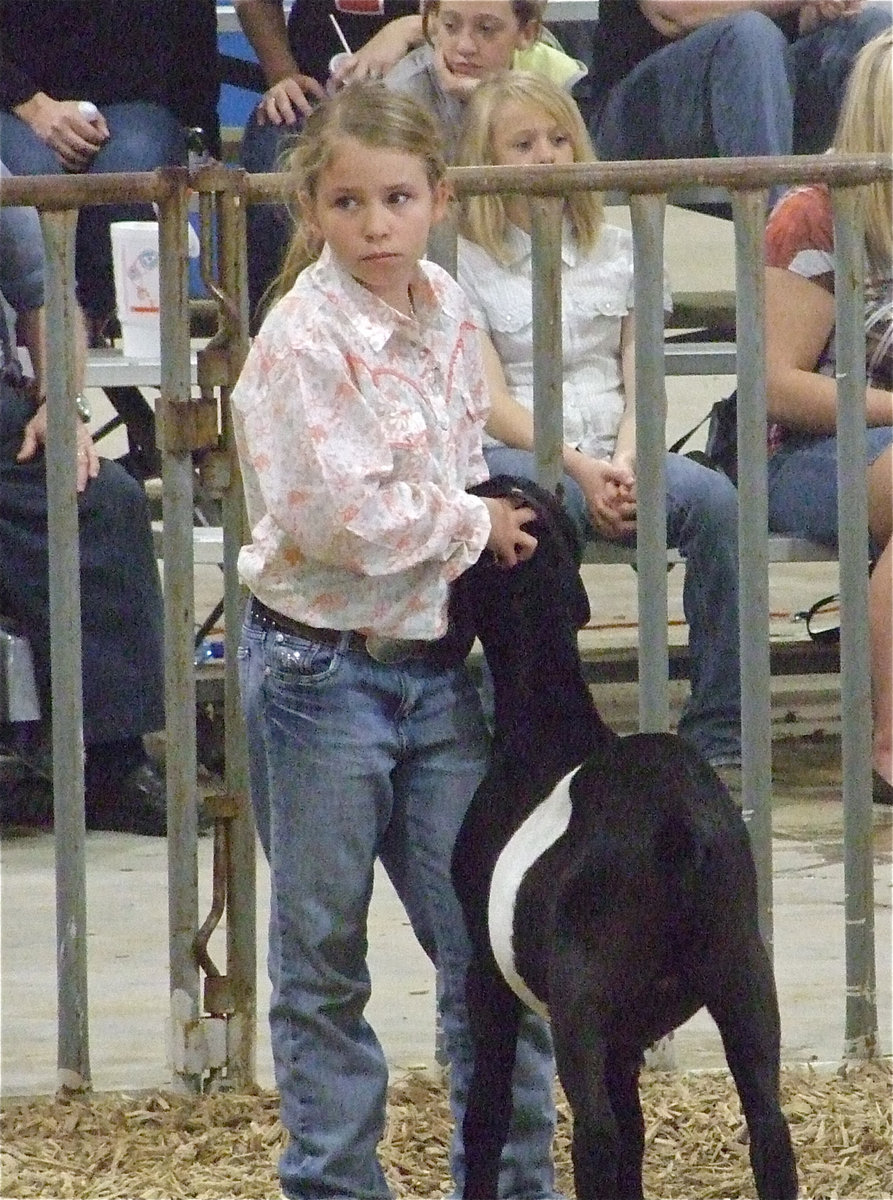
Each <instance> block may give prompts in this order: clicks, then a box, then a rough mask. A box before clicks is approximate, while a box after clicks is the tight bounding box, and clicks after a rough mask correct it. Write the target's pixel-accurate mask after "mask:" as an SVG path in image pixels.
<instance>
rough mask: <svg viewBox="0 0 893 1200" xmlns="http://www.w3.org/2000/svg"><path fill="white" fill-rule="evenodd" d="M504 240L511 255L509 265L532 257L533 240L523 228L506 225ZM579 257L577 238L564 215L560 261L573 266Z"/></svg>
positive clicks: (514, 265) (518, 263) (513, 265)
mask: <svg viewBox="0 0 893 1200" xmlns="http://www.w3.org/2000/svg"><path fill="white" fill-rule="evenodd" d="M505 240H506V245H507V247H508V250H509V253H510V255H511V259H510V262H509V266H512V267H516V266H518V265H520V264H521V263H523V262H525V261H527V260H528V259H530V258H531V257H532V251H533V241H532V239H531V236H530V234H529V233H525V232H524V230H523V229H519V228H518V226H517V225H511V224H510V225H508V226H507V228H506V234H505ZM579 257H580V251H579V247H578V246H577V239H576V238H575V237H574V233H573V230H572V228H571V223H570V221H569V220H568V218H567V217H565V218H564V221H563V222H562V226H561V261H562V262H563V263H564V265H565V266H567V267H575V266H576V265H577V261H578V259H579Z"/></svg>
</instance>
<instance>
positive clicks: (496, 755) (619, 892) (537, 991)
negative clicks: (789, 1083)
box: [451, 477, 797, 1200]
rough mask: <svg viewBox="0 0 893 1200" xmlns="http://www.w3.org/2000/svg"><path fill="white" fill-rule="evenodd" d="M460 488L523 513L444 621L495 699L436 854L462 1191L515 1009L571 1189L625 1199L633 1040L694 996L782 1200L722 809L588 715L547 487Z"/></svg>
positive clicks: (720, 800) (765, 1188) (495, 1105)
mask: <svg viewBox="0 0 893 1200" xmlns="http://www.w3.org/2000/svg"><path fill="white" fill-rule="evenodd" d="M474 490H475V491H476V492H478V494H481V495H507V494H512V493H517V496H518V501H519V503H521V502H523V503H529V504H531V505H532V506H533V507H534V508H535V510H536V511H537V514H538V519H537V521H536V523H535V525H533V526H531V531H532V532H533V533H534V534H535V535H536V537H537V538H538V539H539V544H538V547H537V550H536V552H535V554H534V555H533V557H532V558H531V559H530V560H529V561H528V562H526V563H523V564H521V565H519V566H517V567H515V568H514V569H512V570H510V571H506V570H503V569H500V568H499V567H498V566H496V565H495V564H494V563H492V561H489V560H488V559H487V558H485V559H482V560H481V561H480V562H479V563H478V564H477V565H476V566H474V567H473V568H471V569H470V570H469V571H467V572H466V573H465V574H464V575H463V576H462V577H461V579H460V580H459V581H458V583H457V584H456V585H455V586H454V590H453V596H452V601H451V624H452V627H453V630H454V631H455V632H456V634H457V635H458V636H462V635H463V633H464V635H465V636H466V637H468V636H470V634H471V632H474V633H476V634H477V636H478V637H479V638H480V640H481V643H482V645H483V647H484V652H485V654H486V657H487V662H488V665H489V667H490V671H491V673H492V676H493V682H494V687H495V704H496V712H495V739H494V747H493V760H492V765H491V768H490V771H489V773H488V775H487V777H486V778H485V779H484V781H483V782H482V784H481V786H480V787H479V788H478V791H477V793H476V795H475V797H474V800H473V802H472V804H471V807H470V809H469V812H468V816H467V817H466V819H465V823H464V825H463V827H462V830H461V832H460V834H459V838H458V841H457V843H456V848H455V853H454V856H453V867H452V870H453V879H454V882H455V886H456V890H457V892H458V894H459V897H460V899H461V901H462V905H463V909H464V912H465V917H466V921H467V923H468V928H469V932H470V935H471V938H472V941H473V944H474V961H473V965H472V968H471V971H470V973H469V980H468V1004H469V1009H470V1016H471V1021H472V1028H473V1030H474V1033H475V1037H476V1046H477V1051H476V1058H475V1067H474V1073H473V1077H472V1082H471V1086H470V1090H469V1095H468V1105H467V1110H466V1114H465V1123H464V1127H463V1131H464V1143H465V1153H466V1177H465V1190H464V1196H465V1198H466V1200H494V1198H495V1197H496V1195H497V1176H498V1165H499V1156H500V1152H501V1149H502V1146H503V1145H504V1143H505V1139H506V1135H507V1131H508V1125H509V1120H510V1116H511V1074H512V1067H513V1064H514V1058H515V1048H516V1042H517V1032H518V1021H519V1018H520V1014H521V1012H522V1007H521V1006H522V1002H523V1003H526V1004H528V1005H529V1006H530V1007H532V1008H534V1009H537V1010H539V1011H540V1012H543V1013H545V1012H548V1015H549V1016H550V1019H551V1025H552V1034H553V1039H554V1044H555V1056H556V1063H557V1070H558V1076H559V1078H560V1080H561V1083H562V1085H563V1087H564V1091H565V1094H566V1096H567V1099H568V1102H569V1104H570V1107H571V1111H572V1113H573V1118H574V1130H573V1165H574V1179H575V1184H576V1192H577V1197H578V1200H640V1198H641V1197H642V1195H643V1193H642V1158H643V1152H644V1123H643V1119H642V1110H641V1105H640V1101H639V1089H638V1080H639V1070H640V1067H641V1061H642V1054H643V1050H644V1049H645V1048H646V1047H647V1046H649V1045H650V1044H652V1043H653V1042H655V1041H656V1040H657V1039H658V1038H661V1037H663V1036H664V1035H665V1034H667V1033H668V1032H669V1031H670V1030H672V1029H675V1028H676V1027H677V1026H679V1025H680V1024H682V1022H684V1021H686V1020H687V1019H688V1018H689V1017H690V1016H692V1014H694V1013H695V1012H697V1010H698V1009H700V1008H701V1007H702V1006H706V1007H707V1009H708V1011H709V1012H710V1014H711V1016H712V1017H713V1018H714V1020H715V1021H716V1024H717V1026H718V1027H719V1031H720V1033H721V1035H722V1040H723V1046H724V1048H725V1052H726V1057H727V1060H728V1063H729V1067H730V1068H731V1072H732V1075H733V1076H734V1079H735V1083H736V1086H737V1088H738V1093H739V1095H740V1098H741V1104H742V1107H743V1110H744V1114H745V1117H746V1119H747V1125H748V1130H749V1135H750V1159H751V1164H752V1167H753V1172H754V1176H755V1179H756V1187H757V1193H758V1195H759V1196H760V1198H761V1200H793V1198H794V1197H796V1195H797V1171H796V1166H795V1162H794V1155H793V1150H792V1147H791V1139H790V1134H789V1131H788V1126H787V1122H786V1121H785V1118H784V1115H783V1113H782V1111H781V1108H780V1105H779V1039H780V1032H779V1017H778V1001H777V998H776V992H775V981H774V978H773V974H772V967H771V963H770V960H769V957H768V955H767V953H766V950H765V947H764V945H763V942H762V940H761V937H760V933H759V930H758V927H757V893H756V875H755V871H754V866H753V859H752V856H751V850H750V844H749V839H748V834H747V830H746V828H745V826H744V823H743V821H742V819H741V815H740V813H739V812H738V809H737V808H736V806H735V805H734V804H733V802H732V801H731V799H730V798H729V795H728V793H727V791H726V790H725V788H724V786H723V784H722V783H721V782H720V780H719V779H718V777H717V776H716V774H715V772H714V771H713V770H712V769H711V768H710V767H709V766H708V765H707V764H706V763H705V762H704V761H703V760H702V759H701V758H700V756H699V755H698V754H697V752H696V751H695V750H694V749H693V748H692V747H691V746H689V745H688V744H687V743H686V742H685V741H684V740H682V739H680V738H677V737H675V736H673V735H670V734H661V733H655V734H635V735H632V736H629V737H620V736H618V735H617V734H615V733H614V732H613V731H612V730H611V729H609V728H608V726H607V725H606V724H605V723H604V721H602V719H601V717H600V716H599V714H598V711H597V710H596V708H595V705H594V703H593V701H592V698H591V695H590V691H589V688H588V687H587V685H586V682H585V679H584V676H583V672H582V669H581V664H580V657H579V653H578V648H577V633H578V630H579V629H580V628H581V627H582V626H583V625H584V624H585V623H586V621H587V619H588V617H589V604H588V600H587V597H586V592H585V590H584V588H583V585H582V583H581V581H580V576H579V555H578V548H577V545H576V541H575V537H574V533H573V530H572V528H571V526H570V524H569V522H568V520H567V518H566V516H565V514H564V513H563V511H562V510H561V507H560V505H559V504H558V503H557V501H556V500H555V498H554V497H553V496H551V495H550V494H549V493H547V492H544V491H542V490H541V489H539V488H537V487H535V486H534V485H531V484H529V483H528V482H526V481H522V480H516V479H511V478H508V477H501V478H498V479H494V480H491V481H489V482H488V483H487V484H484V485H482V486H481V487H479V488H476V489H474ZM522 826H523V828H522ZM519 831H520V832H519Z"/></svg>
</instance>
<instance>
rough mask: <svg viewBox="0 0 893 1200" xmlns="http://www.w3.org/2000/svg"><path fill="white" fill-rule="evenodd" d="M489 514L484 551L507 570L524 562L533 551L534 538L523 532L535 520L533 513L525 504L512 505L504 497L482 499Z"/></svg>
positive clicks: (534, 546) (534, 545)
mask: <svg viewBox="0 0 893 1200" xmlns="http://www.w3.org/2000/svg"><path fill="white" fill-rule="evenodd" d="M484 503H485V504H486V506H487V510H488V511H489V513H490V536H489V538H488V539H487V549H488V550H489V551H490V552H491V553H492V555H493V557H494V558H495V559H496V561H497V563H498V564H499V565H500V566H501V567H505V568H506V569H508V568H509V567H515V566H517V565H518V563H522V562H527V560H528V559H529V558H530V557H531V556H532V555H533V552H534V550H535V549H536V538H535V537H534V536H533V534H532V533H528V532H527V531H526V529H524V526H525V525H528V524H529V523H530V522H531V521H535V520H536V513H535V512H534V511H533V509H532V508H529V507H528V506H527V505H523V504H522V505H520V506H518V505H517V504H514V503H513V502H512V501H511V500H510V499H508V498H505V499H504V498H501V497H499V498H495V497H489V496H488V497H484Z"/></svg>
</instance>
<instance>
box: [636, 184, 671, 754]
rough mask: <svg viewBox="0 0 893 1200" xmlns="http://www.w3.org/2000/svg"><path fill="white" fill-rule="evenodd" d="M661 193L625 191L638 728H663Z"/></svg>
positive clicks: (666, 718) (666, 707)
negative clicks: (631, 297)
mask: <svg viewBox="0 0 893 1200" xmlns="http://www.w3.org/2000/svg"><path fill="white" fill-rule="evenodd" d="M666 200H667V198H666V196H663V195H661V196H630V199H629V210H630V216H631V218H632V230H633V261H634V266H635V288H636V297H635V304H636V307H635V313H636V478H637V489H636V498H637V517H636V546H637V554H636V570H637V572H638V574H637V586H638V598H639V728H640V729H642V730H646V731H652V732H653V731H660V730H665V729H668V728H669V725H670V701H669V688H668V680H669V661H670V657H669V655H670V652H669V645H668V636H667V470H666V466H667V464H666V453H667V451H666V438H667V395H666V388H665V386H664V213H665V210H666Z"/></svg>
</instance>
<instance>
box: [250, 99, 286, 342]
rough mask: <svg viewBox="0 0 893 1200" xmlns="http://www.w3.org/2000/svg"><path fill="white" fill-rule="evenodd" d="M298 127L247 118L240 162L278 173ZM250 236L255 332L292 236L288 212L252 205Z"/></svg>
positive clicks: (256, 170)
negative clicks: (266, 295)
mask: <svg viewBox="0 0 893 1200" xmlns="http://www.w3.org/2000/svg"><path fill="white" fill-rule="evenodd" d="M297 132H298V126H296V125H295V126H290V125H286V126H277V125H269V124H268V125H258V123H257V121H256V120H255V117H254V113H252V114H251V116H250V117H249V118H248V121H247V123H246V125H245V133H244V136H243V138H242V147H241V150H240V153H239V162H240V164H241V166H243V167H244V168H245V170H246V171H250V172H251V173H252V174H264V173H266V172H270V171H275V170H276V169H277V165H278V162H279V158H280V156H281V154H282V152H283V151H284V150H285V149H286V148H287V146H288V140H289V138H290V137H293V136H294V134H296V133H297ZM245 219H246V222H247V232H248V311H249V314H250V320H251V328H252V331H253V332H254V331H256V330H257V327H258V326H259V325H260V319H261V313H260V309H259V305H260V303H261V301H262V299H263V296H264V293H265V292H266V290H267V288H268V287H269V286H270V284H271V283H272V282H273V280H274V279H275V278H276V275H277V274H278V272H279V269H280V267H281V266H282V259H283V257H284V255H285V249H286V246H287V245H288V240H289V236H290V233H291V222H290V219H289V215H288V210H287V209H286V208H285V207H284V205H281V204H251V205H249V206H248V209H247V211H246V213H245Z"/></svg>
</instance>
